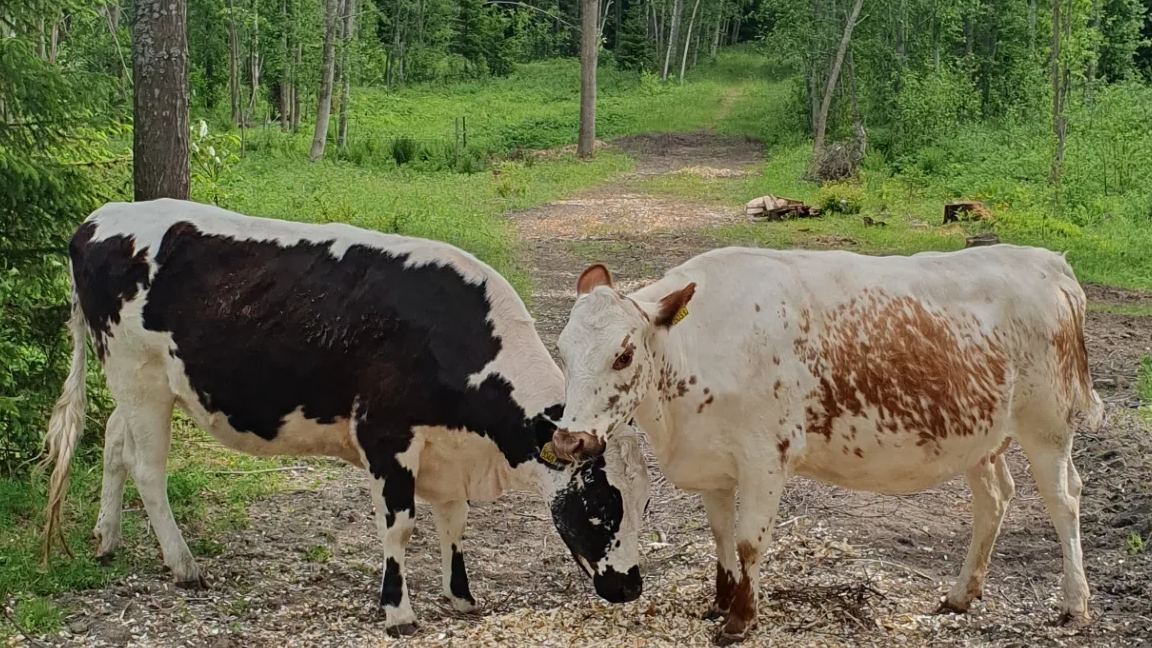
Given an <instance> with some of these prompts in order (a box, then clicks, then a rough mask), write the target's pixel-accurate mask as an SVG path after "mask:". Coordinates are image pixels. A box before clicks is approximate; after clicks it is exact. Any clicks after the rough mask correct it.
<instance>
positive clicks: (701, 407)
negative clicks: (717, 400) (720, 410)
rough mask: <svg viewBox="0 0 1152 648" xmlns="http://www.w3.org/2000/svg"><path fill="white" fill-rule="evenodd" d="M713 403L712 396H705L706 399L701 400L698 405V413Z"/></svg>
mask: <svg viewBox="0 0 1152 648" xmlns="http://www.w3.org/2000/svg"><path fill="white" fill-rule="evenodd" d="M711 404H712V397H711V396H709V397H708V398H705V399H704V401H703V402H701V403H700V405H699V406H697V407H696V413H697V414H699V413H701V412H703V411H704V408H705V407H708V406H709V405H711Z"/></svg>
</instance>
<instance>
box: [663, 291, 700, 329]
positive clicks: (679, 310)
mask: <svg viewBox="0 0 1152 648" xmlns="http://www.w3.org/2000/svg"><path fill="white" fill-rule="evenodd" d="M695 294H696V282H692V283H690V284H688V285H687V286H684V287H683V288H681V289H680V290H677V291H675V292H671V293H668V294H667V295H664V297H663V298H662V299H661V300H660V307H659V310H658V311H657V312H656V317H654V318H653V319H652V323H653V324H655V325H656V326H659V327H661V328H668V327H670V326H672V325H674V324H678V323H679V322H680V320H682V319H684V318H685V317H687V316H688V302H689V301H691V300H692V295H695Z"/></svg>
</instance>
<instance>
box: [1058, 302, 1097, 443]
mask: <svg viewBox="0 0 1152 648" xmlns="http://www.w3.org/2000/svg"><path fill="white" fill-rule="evenodd" d="M1064 295H1065V297H1067V298H1068V305H1069V306H1071V308H1072V318H1073V322H1074V323H1075V327H1076V344H1077V345H1078V348H1077V350H1076V351H1077V354H1078V356H1079V357H1080V358H1082V359H1083V362H1080V363H1077V365H1076V366H1077V371H1076V373H1077V374H1078V375H1076V376H1069V378H1070V379H1071V380H1072V383H1073V384H1074V385H1075V386H1076V395H1077V398H1076V401H1077V402H1076V407H1077V409H1079V410H1080V413H1081V414H1083V415H1084V423H1085V424H1086V425H1087V426H1088V429H1089V430H1090V431H1092V432H1095V431H1097V430H1099V429H1100V426H1101V425H1102V424H1103V423H1104V401H1102V400H1100V394H1097V393H1096V390H1095V389H1093V388H1092V372H1091V370H1090V369H1089V368H1088V348H1087V346H1085V344H1084V319H1085V311H1086V310H1087V302H1088V300H1087V298H1086V297H1085V296H1084V292H1083V290H1079V291H1077V295H1076V296H1075V297H1074V296H1073V295H1072V294H1070V293H1068V292H1067V291H1065V293H1064ZM1076 297H1078V298H1076Z"/></svg>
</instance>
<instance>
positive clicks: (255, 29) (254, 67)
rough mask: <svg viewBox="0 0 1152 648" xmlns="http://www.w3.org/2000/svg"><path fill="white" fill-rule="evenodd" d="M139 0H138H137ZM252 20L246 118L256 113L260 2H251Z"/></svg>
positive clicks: (258, 87) (258, 90) (258, 79)
mask: <svg viewBox="0 0 1152 648" xmlns="http://www.w3.org/2000/svg"><path fill="white" fill-rule="evenodd" d="M137 1H139V0H137ZM252 9H253V11H254V14H253V16H254V22H253V23H252V40H251V41H249V44H250V47H249V52H248V63H249V70H248V79H249V80H250V81H251V82H252V84H251V85H252V90H251V92H250V93H249V94H248V114H247V115H246V118H250V117H252V115H254V114H256V97H257V96H258V95H259V94H260V3H259V2H258V1H256V0H254V1H253V2H252Z"/></svg>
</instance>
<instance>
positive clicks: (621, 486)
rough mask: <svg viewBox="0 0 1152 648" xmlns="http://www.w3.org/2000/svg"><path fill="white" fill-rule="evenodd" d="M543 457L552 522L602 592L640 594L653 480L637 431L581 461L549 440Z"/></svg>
mask: <svg viewBox="0 0 1152 648" xmlns="http://www.w3.org/2000/svg"><path fill="white" fill-rule="evenodd" d="M550 428H551V430H555V429H556V427H555V425H554V424H553V425H551V426H550ZM549 436H551V434H549ZM546 438H547V437H543V438H542V440H543V439H546ZM540 461H541V462H542V463H543V464H545V465H546V466H547V471H546V475H547V477H546V480H545V481H546V486H545V488H544V496H545V499H546V500H547V501H548V505H549V508H550V509H551V511H552V522H553V524H555V525H556V531H557V532H558V533H559V534H560V538H561V539H562V540H564V544H565V545H566V546H567V547H568V550H569V551H571V552H572V557H573V559H575V560H576V563H577V564H578V565H579V566H580V569H581V570H582V571H583V572H584V573H585V574H587V575H588V576H589V577H590V578H591V579H592V584H593V585H594V586H595V588H596V593H597V594H599V595H600V597H601V598H603V599H605V600H607V601H610V602H612V603H625V602H628V601H633V600H635V599H636V598H638V597H639V596H640V592H641V591H642V588H643V585H642V582H641V579H640V567H639V563H640V547H639V543H640V537H639V536H640V526H641V524H642V522H643V517H644V511H645V509H646V508H647V505H648V499H649V496H650V483H649V480H648V469H647V467H646V466H645V463H644V455H643V454H642V453H641V451H640V444H639V440H638V439H637V437H636V434H635V432H633V431H631V430H628V431H627V432H626V433H623V434H620V435H618V436H617V437H616V438H614V439H613V440H612V442H611V443H608V444H606V446H605V449H604V451H603V452H602V453H601V454H599V455H597V456H595V457H590V458H588V459H585V460H580V461H576V462H570V461H565V460H562V459H559V458H558V457H557V456H556V455H555V453H554V451H553V444H552V443H551V442H548V443H546V444H544V445H543V447H542V448H541V449H540Z"/></svg>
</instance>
